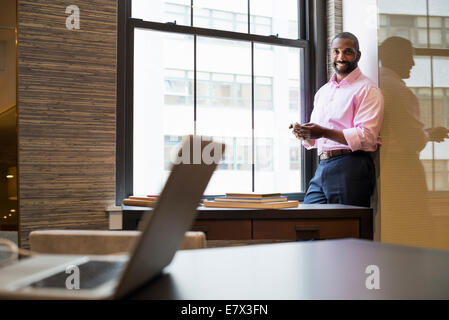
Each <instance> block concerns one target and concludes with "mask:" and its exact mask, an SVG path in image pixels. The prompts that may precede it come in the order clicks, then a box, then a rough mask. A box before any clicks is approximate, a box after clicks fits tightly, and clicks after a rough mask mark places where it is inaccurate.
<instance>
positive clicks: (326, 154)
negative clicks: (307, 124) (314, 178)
mask: <svg viewBox="0 0 449 320" xmlns="http://www.w3.org/2000/svg"><path fill="white" fill-rule="evenodd" d="M351 152H352V151H351V150H349V149H337V150H329V151H325V152H323V153H322V154H320V160H324V159H329V158H333V157H338V156H342V155H344V154H349V153H351Z"/></svg>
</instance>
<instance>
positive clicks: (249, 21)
mask: <svg viewBox="0 0 449 320" xmlns="http://www.w3.org/2000/svg"><path fill="white" fill-rule="evenodd" d="M250 33H251V0H248V34H250ZM254 88H255V81H254V41H251V157H252V159H251V178H252V181H251V186H252V191H253V192H254V190H255V183H256V181H255V180H256V179H255V175H256V174H255V173H256V170H255V169H256V168H255V149H256V146H255V138H254V91H255V89H254Z"/></svg>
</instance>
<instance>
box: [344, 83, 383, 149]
mask: <svg viewBox="0 0 449 320" xmlns="http://www.w3.org/2000/svg"><path fill="white" fill-rule="evenodd" d="M357 99H360V103H358V109H357V110H355V115H354V127H353V128H348V129H344V130H343V134H344V136H345V138H346V141H347V143H348V146H349V147H350V148H351V150H352V151H357V150H364V151H375V150H376V149H377V146H378V145H380V144H381V143H382V140H381V138H380V137H379V132H380V128H381V126H382V120H383V114H384V99H383V96H382V93H381V91H380V89H378V88H376V87H372V86H370V87H367V88H366V90H362V91H361V92H360V95H358V96H357Z"/></svg>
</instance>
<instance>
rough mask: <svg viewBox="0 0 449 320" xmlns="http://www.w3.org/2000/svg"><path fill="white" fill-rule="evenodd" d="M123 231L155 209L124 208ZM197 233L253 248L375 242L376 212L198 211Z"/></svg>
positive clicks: (318, 208) (330, 208)
mask: <svg viewBox="0 0 449 320" xmlns="http://www.w3.org/2000/svg"><path fill="white" fill-rule="evenodd" d="M122 208H123V229H124V230H136V229H137V226H138V223H139V221H140V218H141V217H142V214H151V211H152V208H145V207H131V206H122ZM192 230H194V231H203V232H204V233H205V234H206V238H207V240H208V244H213V241H215V240H219V241H223V240H227V241H230V242H236V243H242V244H251V243H259V242H260V243H263V242H270V240H278V241H300V240H312V239H339V238H362V239H371V240H372V239H373V209H371V208H364V207H355V206H347V205H339V204H300V205H299V207H297V208H285V209H279V210H271V209H270V210H262V209H231V208H206V207H198V215H197V218H196V221H195V223H194V225H193V226H192Z"/></svg>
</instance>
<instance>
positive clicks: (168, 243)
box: [0, 136, 224, 299]
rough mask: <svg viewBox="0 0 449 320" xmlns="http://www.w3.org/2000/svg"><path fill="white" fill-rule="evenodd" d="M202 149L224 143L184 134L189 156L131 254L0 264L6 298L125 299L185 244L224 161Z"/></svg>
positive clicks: (174, 169)
mask: <svg viewBox="0 0 449 320" xmlns="http://www.w3.org/2000/svg"><path fill="white" fill-rule="evenodd" d="M199 146H200V147H199ZM200 148H201V149H200ZM199 150H200V152H201V154H200V155H203V153H202V152H203V151H208V152H209V153H210V151H211V150H212V153H211V154H212V155H213V158H214V159H215V160H219V158H221V156H222V155H223V154H224V145H223V144H221V143H217V142H211V141H204V140H203V139H202V138H201V137H200V136H188V137H186V138H185V139H184V141H183V145H182V148H181V150H180V151H179V153H178V160H179V156H181V155H183V154H184V157H183V159H184V161H177V162H176V163H178V162H181V163H179V164H174V165H173V166H172V170H171V173H170V175H169V177H168V179H167V181H166V184H165V186H164V188H163V190H162V192H161V194H160V196H159V199H158V202H157V204H156V207H155V208H154V210H153V214H152V215H151V217H150V216H149V215H146V216H145V217H144V219H142V222H141V223H140V225H139V229H140V230H141V231H142V233H141V236H140V237H139V239H138V240H136V242H135V244H134V246H133V248H132V250H131V251H130V254H129V255H104V256H103V255H96V256H80V255H49V254H38V255H34V256H32V257H31V258H28V259H24V260H20V261H19V262H17V263H14V264H11V265H8V266H6V267H3V268H1V269H0V298H9V299H11V298H18V299H115V298H123V297H125V296H126V295H128V294H130V293H131V292H132V291H134V290H136V289H137V288H139V287H141V286H143V285H144V284H146V283H148V282H149V281H150V280H152V279H154V278H155V277H157V276H158V275H160V274H161V273H162V271H163V269H164V267H166V266H167V265H168V264H170V262H171V261H172V259H173V257H174V255H175V253H176V251H177V250H178V249H179V247H180V246H181V244H182V242H183V240H184V234H185V232H186V231H188V230H189V228H190V227H191V225H192V223H193V221H194V219H195V217H196V209H197V206H198V203H199V202H200V200H201V198H202V196H203V193H204V191H205V189H206V187H207V185H208V183H209V180H210V179H211V177H212V174H213V172H214V170H215V169H216V167H217V163H218V161H210V157H209V159H208V160H207V161H203V160H204V159H203V157H201V156H200V157H198V154H194V153H193V151H197V153H198V151H199ZM217 150H218V151H219V152H218V153H217V152H216V151H217ZM185 151H188V152H187V153H189V154H187V157H186V153H185ZM217 156H218V158H217ZM185 160H187V161H185ZM189 161H190V162H189ZM186 162H187V163H186Z"/></svg>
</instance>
